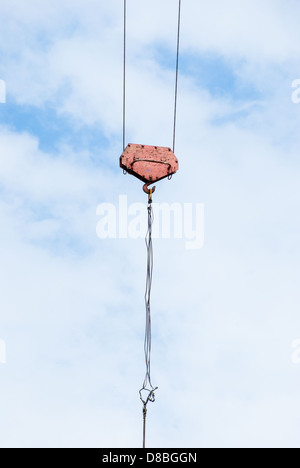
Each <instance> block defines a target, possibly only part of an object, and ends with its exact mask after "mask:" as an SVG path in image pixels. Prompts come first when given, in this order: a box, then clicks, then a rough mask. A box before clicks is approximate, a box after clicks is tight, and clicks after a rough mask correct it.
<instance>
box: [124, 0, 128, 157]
mask: <svg viewBox="0 0 300 468" xmlns="http://www.w3.org/2000/svg"><path fill="white" fill-rule="evenodd" d="M126 7H127V5H126V0H124V60H123V151H124V150H125V131H126V23H127V8H126Z"/></svg>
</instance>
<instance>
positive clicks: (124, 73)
mask: <svg viewBox="0 0 300 468" xmlns="http://www.w3.org/2000/svg"><path fill="white" fill-rule="evenodd" d="M180 27H181V0H179V4H178V29H177V53H176V72H175V102H174V127H173V153H175V142H176V122H177V101H178V75H179V51H180ZM126 36H127V0H124V39H123V45H124V50H123V151H124V150H125V144H126V143H125V141H126V39H127V37H126Z"/></svg>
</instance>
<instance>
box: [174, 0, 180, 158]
mask: <svg viewBox="0 0 300 468" xmlns="http://www.w3.org/2000/svg"><path fill="white" fill-rule="evenodd" d="M180 22H181V0H179V5H178V31H177V56H176V78H175V104H174V130H173V153H175V140H176V120H177V97H178V72H179V47H180Z"/></svg>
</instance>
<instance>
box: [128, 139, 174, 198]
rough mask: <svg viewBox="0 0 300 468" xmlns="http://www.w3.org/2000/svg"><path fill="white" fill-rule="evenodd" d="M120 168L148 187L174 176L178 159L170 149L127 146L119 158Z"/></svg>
mask: <svg viewBox="0 0 300 468" xmlns="http://www.w3.org/2000/svg"><path fill="white" fill-rule="evenodd" d="M120 167H121V168H122V169H123V170H125V171H126V172H128V173H129V174H132V175H134V176H135V177H137V178H138V179H140V180H142V181H143V182H145V185H147V187H148V185H150V184H153V183H154V182H157V181H158V180H161V179H164V178H165V177H171V176H172V175H173V174H175V172H177V171H178V159H177V158H176V156H175V154H174V153H173V151H172V150H171V148H164V147H160V146H146V145H135V144H129V145H128V146H127V148H125V150H124V151H123V153H122V155H121V157H120ZM147 193H148V192H147Z"/></svg>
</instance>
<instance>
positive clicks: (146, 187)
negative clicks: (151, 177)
mask: <svg viewBox="0 0 300 468" xmlns="http://www.w3.org/2000/svg"><path fill="white" fill-rule="evenodd" d="M151 184H153V182H147V184H145V185H144V186H143V190H144V192H145V193H147V195H150V194H151V192H150V189H148V187H149V185H151ZM151 190H152V193H154V192H155V186H154V187H152V188H151Z"/></svg>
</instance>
